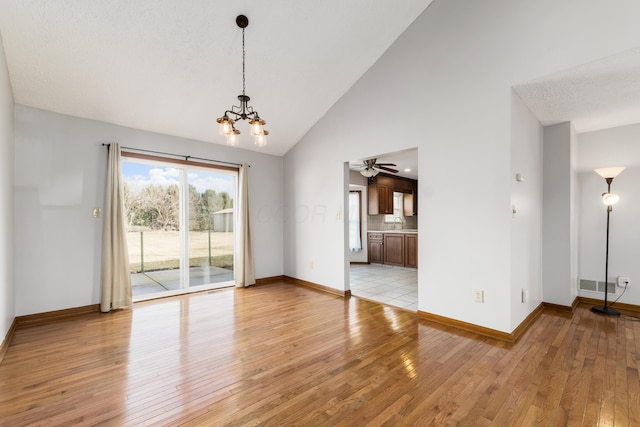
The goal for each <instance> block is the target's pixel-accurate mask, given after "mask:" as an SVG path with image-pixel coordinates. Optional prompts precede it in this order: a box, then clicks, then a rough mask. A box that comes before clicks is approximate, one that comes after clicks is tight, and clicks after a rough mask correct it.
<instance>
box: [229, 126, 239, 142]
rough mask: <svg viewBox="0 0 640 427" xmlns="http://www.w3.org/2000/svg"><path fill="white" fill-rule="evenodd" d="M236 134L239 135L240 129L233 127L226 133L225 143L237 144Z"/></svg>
mask: <svg viewBox="0 0 640 427" xmlns="http://www.w3.org/2000/svg"><path fill="white" fill-rule="evenodd" d="M238 135H240V131H239V130H237V129H233V130H232V131H231V132H230V133H229V134H227V145H238V141H239V138H238Z"/></svg>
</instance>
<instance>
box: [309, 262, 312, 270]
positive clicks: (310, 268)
mask: <svg viewBox="0 0 640 427" xmlns="http://www.w3.org/2000/svg"><path fill="white" fill-rule="evenodd" d="M309 270H313V261H309Z"/></svg>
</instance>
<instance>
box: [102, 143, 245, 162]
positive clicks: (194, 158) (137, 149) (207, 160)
mask: <svg viewBox="0 0 640 427" xmlns="http://www.w3.org/2000/svg"><path fill="white" fill-rule="evenodd" d="M110 145H111V144H109V143H105V142H103V143H102V146H103V147H109V146H110ZM120 148H121V149H125V150H133V151H143V152H145V153H153V154H164V155H165V156H173V157H182V158H184V160H185V161H189V159H193V160H203V161H205V162H213V163H222V164H225V165H233V166H242V164H241V163H233V162H225V161H224V160H213V159H205V158H203V157H193V156H185V155H183V154H174V153H165V152H163V151H153V150H144V149H142V148H133V147H123V146H120ZM247 166H249V167H251V165H247Z"/></svg>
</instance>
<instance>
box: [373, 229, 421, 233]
mask: <svg viewBox="0 0 640 427" xmlns="http://www.w3.org/2000/svg"><path fill="white" fill-rule="evenodd" d="M367 233H383V234H384V233H393V234H399V233H404V234H418V230H417V229H415V228H403V229H399V230H367Z"/></svg>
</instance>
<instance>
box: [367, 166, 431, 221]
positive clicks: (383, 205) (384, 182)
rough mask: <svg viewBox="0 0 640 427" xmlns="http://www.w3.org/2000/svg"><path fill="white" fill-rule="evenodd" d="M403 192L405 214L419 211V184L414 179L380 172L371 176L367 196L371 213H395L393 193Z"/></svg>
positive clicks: (415, 213)
mask: <svg viewBox="0 0 640 427" xmlns="http://www.w3.org/2000/svg"><path fill="white" fill-rule="evenodd" d="M394 192H396V193H402V194H403V214H404V216H414V215H417V213H418V194H417V193H418V184H417V181H416V180H414V179H409V178H402V177H394V176H390V175H385V174H379V175H377V176H375V177H373V178H369V183H368V186H367V197H368V199H369V206H368V208H369V209H368V213H369V215H391V214H393V193H394Z"/></svg>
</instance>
